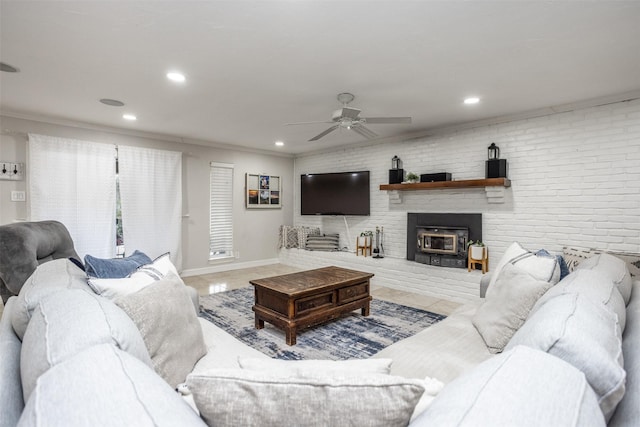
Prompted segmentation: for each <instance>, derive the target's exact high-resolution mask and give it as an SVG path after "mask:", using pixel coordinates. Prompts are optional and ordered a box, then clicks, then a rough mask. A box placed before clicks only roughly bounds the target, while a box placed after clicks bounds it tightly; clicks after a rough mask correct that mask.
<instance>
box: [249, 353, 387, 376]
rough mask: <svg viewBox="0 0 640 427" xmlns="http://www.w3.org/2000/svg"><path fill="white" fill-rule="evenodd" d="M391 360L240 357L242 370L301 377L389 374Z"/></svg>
mask: <svg viewBox="0 0 640 427" xmlns="http://www.w3.org/2000/svg"><path fill="white" fill-rule="evenodd" d="M391 362H392V360H391V359H352V360H278V359H261V358H260V359H258V358H254V357H240V358H238V364H239V365H240V367H241V368H242V369H248V370H251V371H262V372H270V373H277V374H280V375H290V376H292V377H303V376H307V375H322V374H327V375H333V374H354V375H356V374H358V375H364V374H389V370H390V369H391Z"/></svg>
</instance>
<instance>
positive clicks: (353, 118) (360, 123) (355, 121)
mask: <svg viewBox="0 0 640 427" xmlns="http://www.w3.org/2000/svg"><path fill="white" fill-rule="evenodd" d="M354 99H355V96H354V95H353V94H351V93H347V92H344V93H340V94H338V102H340V103H341V104H342V108H341V109H339V110H335V111H334V112H333V114H332V116H331V121H322V122H298V123H287V124H286V125H287V126H290V125H306V124H310V123H333V126H331V127H330V128H329V129H327V130H325V131H323V132H321V133H319V134H318V135H316V136H314V137H313V138H311V139H310V140H309V141H317V140H319V139H320V138H322V137H323V136H325V135H327V134H329V133H331V132H333V131H334V130H336V129H339V128H346V129H349V130H352V131H354V132H356V133H359V134H360V135H362V136H364V137H365V138H367V139H373V138H375V137H377V136H378V134H377V133H375V132H374V131H372V130H371V129H369V128H368V127H366V126H365V125H364V124H365V123H375V124H388V123H406V124H408V123H411V117H360V111H361V110H359V109H357V108H352V107H348V106H347V105H348V104H349V103H350V102H351V101H353V100H354Z"/></svg>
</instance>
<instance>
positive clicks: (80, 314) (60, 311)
mask: <svg viewBox="0 0 640 427" xmlns="http://www.w3.org/2000/svg"><path fill="white" fill-rule="evenodd" d="M102 343H109V344H112V345H116V346H117V347H118V348H120V349H122V350H124V351H126V352H128V353H131V354H132V355H133V356H135V357H137V358H138V359H140V360H141V361H143V362H144V363H146V364H148V365H149V366H152V365H151V359H150V358H149V353H148V352H147V349H146V347H145V345H144V341H143V340H142V337H141V336H140V332H139V331H138V329H137V328H136V325H135V324H134V323H133V322H132V321H131V319H129V317H128V316H127V315H126V314H125V313H124V312H123V311H122V310H120V309H119V308H118V307H117V306H116V305H115V304H113V303H112V302H111V301H109V300H107V299H104V298H101V297H99V296H98V295H95V294H90V293H88V292H85V291H81V290H78V289H67V290H62V291H58V292H56V293H54V294H52V295H49V296H48V297H47V298H45V299H43V300H42V301H40V303H39V304H38V307H37V308H36V309H35V310H34V311H33V317H32V318H31V322H29V326H28V327H27V331H26V332H25V334H24V339H23V341H22V352H21V357H20V364H21V366H22V369H21V377H22V387H23V394H24V400H25V402H26V401H27V400H28V399H29V396H30V395H31V392H32V391H33V388H34V387H35V384H36V380H37V379H38V377H40V376H41V375H42V374H44V373H45V372H46V371H47V370H48V369H50V368H51V367H52V366H55V365H57V364H59V363H61V362H63V361H65V360H67V359H69V358H71V357H72V356H74V355H75V354H77V353H79V352H80V351H82V350H84V349H86V348H89V347H91V346H93V345H96V344H102Z"/></svg>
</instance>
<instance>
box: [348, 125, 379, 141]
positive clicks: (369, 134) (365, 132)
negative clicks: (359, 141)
mask: <svg viewBox="0 0 640 427" xmlns="http://www.w3.org/2000/svg"><path fill="white" fill-rule="evenodd" d="M351 130H352V131H354V132H357V133H359V134H360V135H362V136H364V137H365V138H367V139H373V138H375V137H376V136H378V134H377V133H375V132H374V131H372V130H371V129H369V128H367V127H365V126H363V125H355V126H351Z"/></svg>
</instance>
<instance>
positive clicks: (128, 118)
mask: <svg viewBox="0 0 640 427" xmlns="http://www.w3.org/2000/svg"><path fill="white" fill-rule="evenodd" d="M122 118H123V119H125V120H131V121H134V120H138V118H137V117H136V116H134V115H133V114H123V115H122Z"/></svg>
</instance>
